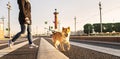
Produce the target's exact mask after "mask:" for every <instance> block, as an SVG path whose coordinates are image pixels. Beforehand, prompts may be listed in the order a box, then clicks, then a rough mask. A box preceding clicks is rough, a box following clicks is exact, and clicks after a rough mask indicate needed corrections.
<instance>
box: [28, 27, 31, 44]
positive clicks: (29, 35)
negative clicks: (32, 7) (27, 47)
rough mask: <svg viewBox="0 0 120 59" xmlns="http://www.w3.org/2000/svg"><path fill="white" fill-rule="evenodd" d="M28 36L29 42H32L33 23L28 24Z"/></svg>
mask: <svg viewBox="0 0 120 59" xmlns="http://www.w3.org/2000/svg"><path fill="white" fill-rule="evenodd" d="M27 38H28V41H29V44H32V33H31V25H27Z"/></svg>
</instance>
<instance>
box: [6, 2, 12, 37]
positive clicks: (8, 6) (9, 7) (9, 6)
mask: <svg viewBox="0 0 120 59" xmlns="http://www.w3.org/2000/svg"><path fill="white" fill-rule="evenodd" d="M7 8H8V36H9V38H10V9H11V5H10V2H8V4H7Z"/></svg>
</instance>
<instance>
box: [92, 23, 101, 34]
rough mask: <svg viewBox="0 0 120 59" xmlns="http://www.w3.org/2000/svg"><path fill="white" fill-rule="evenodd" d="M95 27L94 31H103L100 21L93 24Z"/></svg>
mask: <svg viewBox="0 0 120 59" xmlns="http://www.w3.org/2000/svg"><path fill="white" fill-rule="evenodd" d="M93 27H94V31H95V32H101V31H100V29H101V27H100V23H95V24H93Z"/></svg>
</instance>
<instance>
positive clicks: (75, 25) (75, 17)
mask: <svg viewBox="0 0 120 59" xmlns="http://www.w3.org/2000/svg"><path fill="white" fill-rule="evenodd" d="M74 21H75V34H76V16H75V17H74Z"/></svg>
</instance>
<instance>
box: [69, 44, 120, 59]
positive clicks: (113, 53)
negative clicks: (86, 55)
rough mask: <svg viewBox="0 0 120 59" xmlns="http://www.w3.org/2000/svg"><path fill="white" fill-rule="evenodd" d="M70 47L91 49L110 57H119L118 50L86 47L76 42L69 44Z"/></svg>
mask: <svg viewBox="0 0 120 59" xmlns="http://www.w3.org/2000/svg"><path fill="white" fill-rule="evenodd" d="M71 44H72V45H75V46H79V47H83V48H87V49H91V50H94V51H98V52H102V53H107V54H110V55H114V56H118V57H120V50H119V49H113V48H107V47H100V46H95V45H88V44H84V43H77V42H71Z"/></svg>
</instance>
